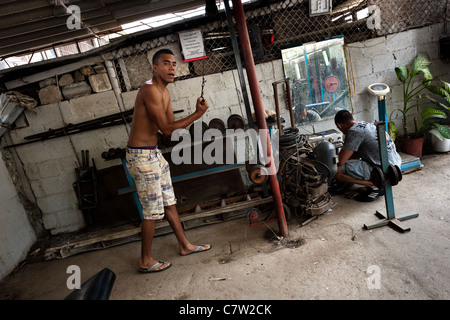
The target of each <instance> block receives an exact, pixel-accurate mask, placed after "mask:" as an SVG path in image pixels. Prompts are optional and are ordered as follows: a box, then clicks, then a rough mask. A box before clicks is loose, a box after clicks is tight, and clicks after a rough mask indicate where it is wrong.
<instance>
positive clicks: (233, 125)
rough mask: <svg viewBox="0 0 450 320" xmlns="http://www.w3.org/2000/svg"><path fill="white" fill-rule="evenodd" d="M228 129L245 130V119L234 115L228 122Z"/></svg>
mask: <svg viewBox="0 0 450 320" xmlns="http://www.w3.org/2000/svg"><path fill="white" fill-rule="evenodd" d="M227 125H228V129H233V130H236V129H244V119H243V118H242V117H241V116H240V115H238V114H232V115H231V116H229V117H228V120H227Z"/></svg>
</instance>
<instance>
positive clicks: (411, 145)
mask: <svg viewBox="0 0 450 320" xmlns="http://www.w3.org/2000/svg"><path fill="white" fill-rule="evenodd" d="M424 140H425V137H420V138H400V137H399V138H398V144H399V146H400V150H401V151H402V152H403V153H406V154H409V155H411V156H415V157H419V158H420V157H421V156H422V149H423V142H424Z"/></svg>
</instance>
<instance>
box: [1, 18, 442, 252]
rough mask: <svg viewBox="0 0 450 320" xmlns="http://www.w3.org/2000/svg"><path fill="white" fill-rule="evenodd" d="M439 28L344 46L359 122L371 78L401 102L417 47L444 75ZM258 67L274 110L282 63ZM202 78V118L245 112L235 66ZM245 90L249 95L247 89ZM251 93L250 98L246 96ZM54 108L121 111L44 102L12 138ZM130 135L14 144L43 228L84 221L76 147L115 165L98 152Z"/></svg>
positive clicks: (73, 118)
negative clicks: (399, 73) (402, 68)
mask: <svg viewBox="0 0 450 320" xmlns="http://www.w3.org/2000/svg"><path fill="white" fill-rule="evenodd" d="M442 28H443V26H442V24H438V25H434V26H430V27H425V28H421V29H415V30H410V31H407V32H402V33H399V34H395V35H390V36H387V37H379V38H375V39H372V40H368V41H364V42H357V43H352V44H349V45H347V46H346V47H345V48H346V52H347V63H348V66H349V75H350V87H351V96H352V105H353V109H354V110H353V111H354V114H355V118H356V119H357V120H365V121H370V122H372V121H375V120H376V119H377V117H378V105H377V99H376V97H374V96H371V95H370V94H369V93H368V91H367V89H366V88H367V86H368V85H369V84H372V83H375V82H385V83H387V84H388V85H389V86H390V87H391V90H392V92H391V93H390V94H388V95H387V108H388V112H389V111H390V110H392V109H393V108H394V106H396V105H397V104H398V103H399V102H400V100H401V95H400V92H401V91H400V90H401V87H400V86H399V82H398V80H397V78H396V76H395V72H394V67H395V66H396V65H399V64H408V63H409V62H410V61H411V60H412V59H413V57H414V56H415V55H416V53H418V52H420V51H427V52H428V54H429V55H430V56H431V58H432V60H433V64H432V71H433V74H434V75H435V76H441V77H442V78H443V79H445V78H448V74H449V67H450V66H449V65H446V64H444V63H442V62H441V61H440V60H439V58H438V57H439V47H438V44H439V41H438V40H439V35H440V33H441V31H442ZM256 71H257V77H258V85H259V87H260V92H261V97H262V102H263V106H264V108H265V109H270V110H275V103H274V96H273V87H272V83H273V82H275V81H279V80H281V79H283V78H284V73H283V69H282V62H281V60H275V61H272V62H268V63H262V64H258V65H257V66H256ZM205 79H206V80H207V82H206V84H205V98H206V99H208V101H209V105H210V109H209V110H208V112H207V113H206V114H205V115H204V117H203V119H202V120H203V121H205V122H206V123H209V121H210V120H211V119H213V118H220V119H222V120H223V121H224V122H225V123H226V120H227V118H228V117H229V116H230V115H231V114H240V115H242V116H243V117H244V118H245V117H246V112H245V105H244V102H243V99H242V92H241V89H240V83H239V78H238V74H237V71H236V70H233V71H226V72H222V73H218V74H213V75H208V76H206V77H205ZM447 80H448V79H447ZM201 81H202V79H201V77H197V78H193V79H188V80H181V81H176V82H175V83H174V84H170V85H169V86H168V90H169V91H170V93H171V97H172V106H173V109H174V110H184V112H183V113H178V114H176V115H175V118H176V119H179V118H181V117H185V116H187V115H188V114H190V113H191V112H193V111H194V108H195V101H196V99H197V97H198V96H200V91H201ZM247 87H248V81H247ZM248 92H249V95H250V90H249V89H248ZM278 92H279V102H280V109H281V116H282V117H283V118H284V119H285V120H286V124H285V125H286V126H290V117H289V113H288V110H287V109H286V104H285V98H284V96H283V90H282V86H281V85H280V87H279V90H278ZM136 94H137V91H132V92H124V93H122V94H121V98H122V100H123V102H124V107H125V109H130V108H133V106H134V100H135V97H136ZM249 99H250V101H251V96H249ZM59 110H61V113H62V114H63V118H64V121H65V123H74V124H75V123H79V122H82V121H86V120H91V119H93V118H98V117H102V116H105V115H107V114H113V113H117V112H120V111H124V110H120V108H119V104H118V102H117V99H116V96H115V95H114V92H113V91H112V90H110V91H107V92H103V93H97V94H92V95H90V96H85V97H81V98H76V99H72V100H70V101H63V102H61V103H60V104H59V106H58V104H53V105H45V106H41V107H38V108H36V111H37V114H32V113H30V112H28V111H26V114H27V118H28V121H29V123H30V126H29V127H27V128H22V129H17V130H14V131H11V132H10V137H11V139H12V141H13V143H20V142H23V141H24V139H23V138H24V137H25V136H28V135H30V134H34V133H38V132H42V131H46V130H48V129H50V128H53V129H55V128H59V127H62V126H63V120H62V118H61V114H60V111H59ZM394 120H396V119H394ZM327 129H336V128H335V125H334V121H333V119H329V120H324V121H321V122H318V123H315V124H312V125H310V124H307V125H303V126H302V127H300V131H301V133H305V134H307V133H311V132H313V131H315V132H320V131H324V130H327ZM127 140H128V132H127V130H126V128H125V126H123V125H121V126H115V127H109V128H105V129H101V130H95V131H90V132H86V133H82V134H77V135H72V136H71V137H70V140H69V138H67V137H63V138H57V139H52V140H48V141H44V142H37V143H34V144H29V145H24V146H20V147H17V148H16V149H17V153H18V155H19V157H20V159H21V161H22V163H23V166H24V170H25V172H26V175H27V178H28V180H29V181H30V184H31V186H32V189H33V192H34V193H35V196H36V198H37V202H38V205H39V208H40V209H41V211H42V214H43V220H44V225H45V228H46V229H47V230H50V232H51V233H52V234H58V233H62V232H70V231H76V230H79V229H81V228H83V227H84V226H85V222H84V218H83V215H82V213H81V211H80V210H79V209H78V202H77V198H76V194H75V192H74V190H73V187H72V184H73V183H74V182H75V167H76V165H75V162H76V153H78V155H81V150H89V151H90V156H91V157H92V158H94V160H95V162H96V165H97V167H98V168H99V169H102V168H106V167H110V166H113V165H114V166H115V165H120V160H114V161H105V160H103V159H102V158H101V153H102V152H103V151H107V150H108V149H109V148H118V147H120V148H124V147H125V146H126V143H127ZM72 145H73V147H72ZM2 247H3V243H2ZM19 251H21V250H19Z"/></svg>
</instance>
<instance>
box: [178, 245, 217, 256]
mask: <svg viewBox="0 0 450 320" xmlns="http://www.w3.org/2000/svg"><path fill="white" fill-rule="evenodd" d="M205 246H206V244H201V245H199V246H197V248H195V250H194V251H191V252H189V253H186V254H182V256H188V255H190V254H193V253H199V252H205V251H208V250H210V249H211V248H212V246H211V245H209V248H208V249H204V250H202V249H203V248H204V247H205Z"/></svg>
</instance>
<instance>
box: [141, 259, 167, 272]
mask: <svg viewBox="0 0 450 320" xmlns="http://www.w3.org/2000/svg"><path fill="white" fill-rule="evenodd" d="M164 263H165V262H164V261H158V262H157V263H155V264H154V265H152V266H151V267H150V268H147V269H146V268H139V272H140V273H155V272H160V271H164V270H167V269H169V268H170V267H171V266H172V264H171V263H170V264H169V265H168V266H167V267H165V268H162V269H159V270H155V269H156V268H158V267H160V266H162V265H163V264H164Z"/></svg>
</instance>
